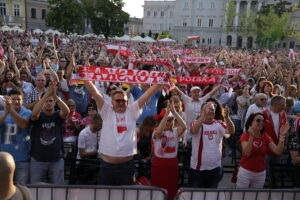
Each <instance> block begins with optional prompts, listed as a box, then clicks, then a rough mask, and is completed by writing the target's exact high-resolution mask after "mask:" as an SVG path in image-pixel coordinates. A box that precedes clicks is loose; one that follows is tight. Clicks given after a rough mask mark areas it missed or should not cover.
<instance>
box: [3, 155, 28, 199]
mask: <svg viewBox="0 0 300 200" xmlns="http://www.w3.org/2000/svg"><path fill="white" fill-rule="evenodd" d="M15 168H16V166H15V161H14V159H13V157H12V156H11V155H10V154H9V153H7V152H0V199H9V200H31V199H32V197H31V193H30V191H29V189H28V188H26V187H25V186H20V185H14V183H13V177H14V172H15Z"/></svg>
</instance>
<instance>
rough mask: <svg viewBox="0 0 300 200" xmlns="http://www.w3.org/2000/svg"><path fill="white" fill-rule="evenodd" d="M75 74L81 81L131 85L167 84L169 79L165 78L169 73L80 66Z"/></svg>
mask: <svg viewBox="0 0 300 200" xmlns="http://www.w3.org/2000/svg"><path fill="white" fill-rule="evenodd" d="M77 74H78V76H79V78H80V79H81V80H90V81H102V82H120V83H133V84H137V83H139V84H166V85H168V84H169V78H167V77H168V74H169V72H157V71H145V70H134V69H132V70H130V69H117V68H110V67H96V66H81V67H79V70H78V73H77ZM77 78H78V77H77Z"/></svg>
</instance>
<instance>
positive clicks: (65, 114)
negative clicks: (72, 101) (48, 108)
mask: <svg viewBox="0 0 300 200" xmlns="http://www.w3.org/2000/svg"><path fill="white" fill-rule="evenodd" d="M54 100H56V103H57V105H58V107H59V109H60V112H59V116H60V118H62V119H66V118H67V117H68V115H69V113H70V109H69V107H68V106H67V105H66V104H65V103H64V102H63V101H62V100H61V98H60V97H58V96H57V95H56V93H55V94H54Z"/></svg>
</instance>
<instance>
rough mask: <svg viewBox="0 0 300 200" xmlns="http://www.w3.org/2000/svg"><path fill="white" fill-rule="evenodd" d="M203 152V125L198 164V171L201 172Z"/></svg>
mask: <svg viewBox="0 0 300 200" xmlns="http://www.w3.org/2000/svg"><path fill="white" fill-rule="evenodd" d="M202 151H203V125H202V126H201V135H200V141H199V148H198V162H197V167H196V170H200V168H201V162H202Z"/></svg>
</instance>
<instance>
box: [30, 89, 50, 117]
mask: <svg viewBox="0 0 300 200" xmlns="http://www.w3.org/2000/svg"><path fill="white" fill-rule="evenodd" d="M54 92H55V88H54V85H53V84H52V85H51V86H49V87H48V90H47V92H46V93H45V94H44V96H43V97H42V98H41V99H40V100H39V101H38V102H37V103H36V104H35V106H34V108H33V110H32V115H31V120H32V121H36V120H37V119H38V118H39V116H40V113H41V111H42V109H43V106H44V104H45V103H46V100H47V98H48V97H50V96H52V95H54Z"/></svg>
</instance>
